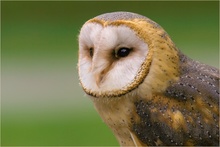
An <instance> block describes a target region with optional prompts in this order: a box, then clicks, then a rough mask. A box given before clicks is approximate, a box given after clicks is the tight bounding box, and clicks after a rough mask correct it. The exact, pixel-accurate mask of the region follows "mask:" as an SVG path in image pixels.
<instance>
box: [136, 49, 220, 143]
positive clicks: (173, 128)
mask: <svg viewBox="0 0 220 147" xmlns="http://www.w3.org/2000/svg"><path fill="white" fill-rule="evenodd" d="M179 57H180V64H179V65H180V78H179V80H178V81H176V82H171V83H170V85H169V86H168V88H166V90H165V91H164V92H163V93H158V94H154V95H152V99H151V100H150V101H149V100H146V101H145V100H144V98H141V99H142V100H137V101H136V102H135V107H136V112H137V114H138V116H139V117H140V120H139V121H136V122H135V121H133V126H132V131H133V132H135V134H136V136H137V138H138V139H139V140H140V141H141V142H143V143H144V144H146V145H200V146H202V145H215V146H218V145H219V70H217V69H215V68H213V67H210V66H207V65H205V64H201V63H199V62H196V61H193V60H191V59H189V58H187V57H186V56H184V55H182V54H181V53H179Z"/></svg>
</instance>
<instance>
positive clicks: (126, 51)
mask: <svg viewBox="0 0 220 147" xmlns="http://www.w3.org/2000/svg"><path fill="white" fill-rule="evenodd" d="M130 51H131V49H130V48H125V47H122V48H120V49H119V50H118V52H117V53H116V57H126V56H128V54H129V53H130Z"/></svg>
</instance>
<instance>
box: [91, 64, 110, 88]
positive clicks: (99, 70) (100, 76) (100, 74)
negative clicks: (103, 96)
mask: <svg viewBox="0 0 220 147" xmlns="http://www.w3.org/2000/svg"><path fill="white" fill-rule="evenodd" d="M105 67H106V65H102V66H99V67H94V68H92V72H93V73H94V78H95V82H96V85H97V86H98V88H100V85H101V83H102V82H103V81H104V77H105V74H106V72H107V70H106V68H105Z"/></svg>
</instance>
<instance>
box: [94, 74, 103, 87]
mask: <svg viewBox="0 0 220 147" xmlns="http://www.w3.org/2000/svg"><path fill="white" fill-rule="evenodd" d="M102 79H103V75H102V74H97V75H96V77H95V81H96V85H97V86H98V87H99V88H100V83H101V82H102Z"/></svg>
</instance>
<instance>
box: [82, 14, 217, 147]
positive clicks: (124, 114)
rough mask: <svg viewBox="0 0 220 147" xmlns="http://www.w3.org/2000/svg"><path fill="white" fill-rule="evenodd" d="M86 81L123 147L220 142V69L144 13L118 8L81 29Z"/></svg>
mask: <svg viewBox="0 0 220 147" xmlns="http://www.w3.org/2000/svg"><path fill="white" fill-rule="evenodd" d="M78 72H79V79H80V83H81V85H82V88H83V90H84V91H85V93H86V94H88V95H89V96H90V97H91V99H92V101H93V102H94V105H95V107H96V109H97V111H98V113H99V114H100V116H101V117H102V119H103V121H104V122H105V123H106V124H107V125H108V126H109V127H110V128H111V129H112V131H113V132H114V134H115V136H116V138H117V140H118V141H119V144H120V145H121V146H129V145H131V146H156V145H164V146H165V145H173V146H176V145H181V146H183V145H196V146H199V145H200V146H201V145H215V146H218V145H219V70H218V69H216V68H214V67H211V66H208V65H205V64H202V63H199V62H197V61H194V60H192V59H190V58H188V57H187V56H186V55H184V54H182V53H181V52H180V50H179V49H177V47H176V46H175V44H174V43H173V42H172V40H171V39H170V37H169V35H168V34H167V33H166V32H165V31H164V30H163V28H162V27H160V26H159V25H158V24H156V23H155V22H153V21H152V20H150V19H149V18H147V17H145V16H141V15H139V14H135V13H130V12H113V13H106V14H103V15H99V16H97V17H95V18H92V19H90V20H88V21H87V22H86V23H85V24H84V25H83V27H82V28H81V31H80V34H79V60H78Z"/></svg>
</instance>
